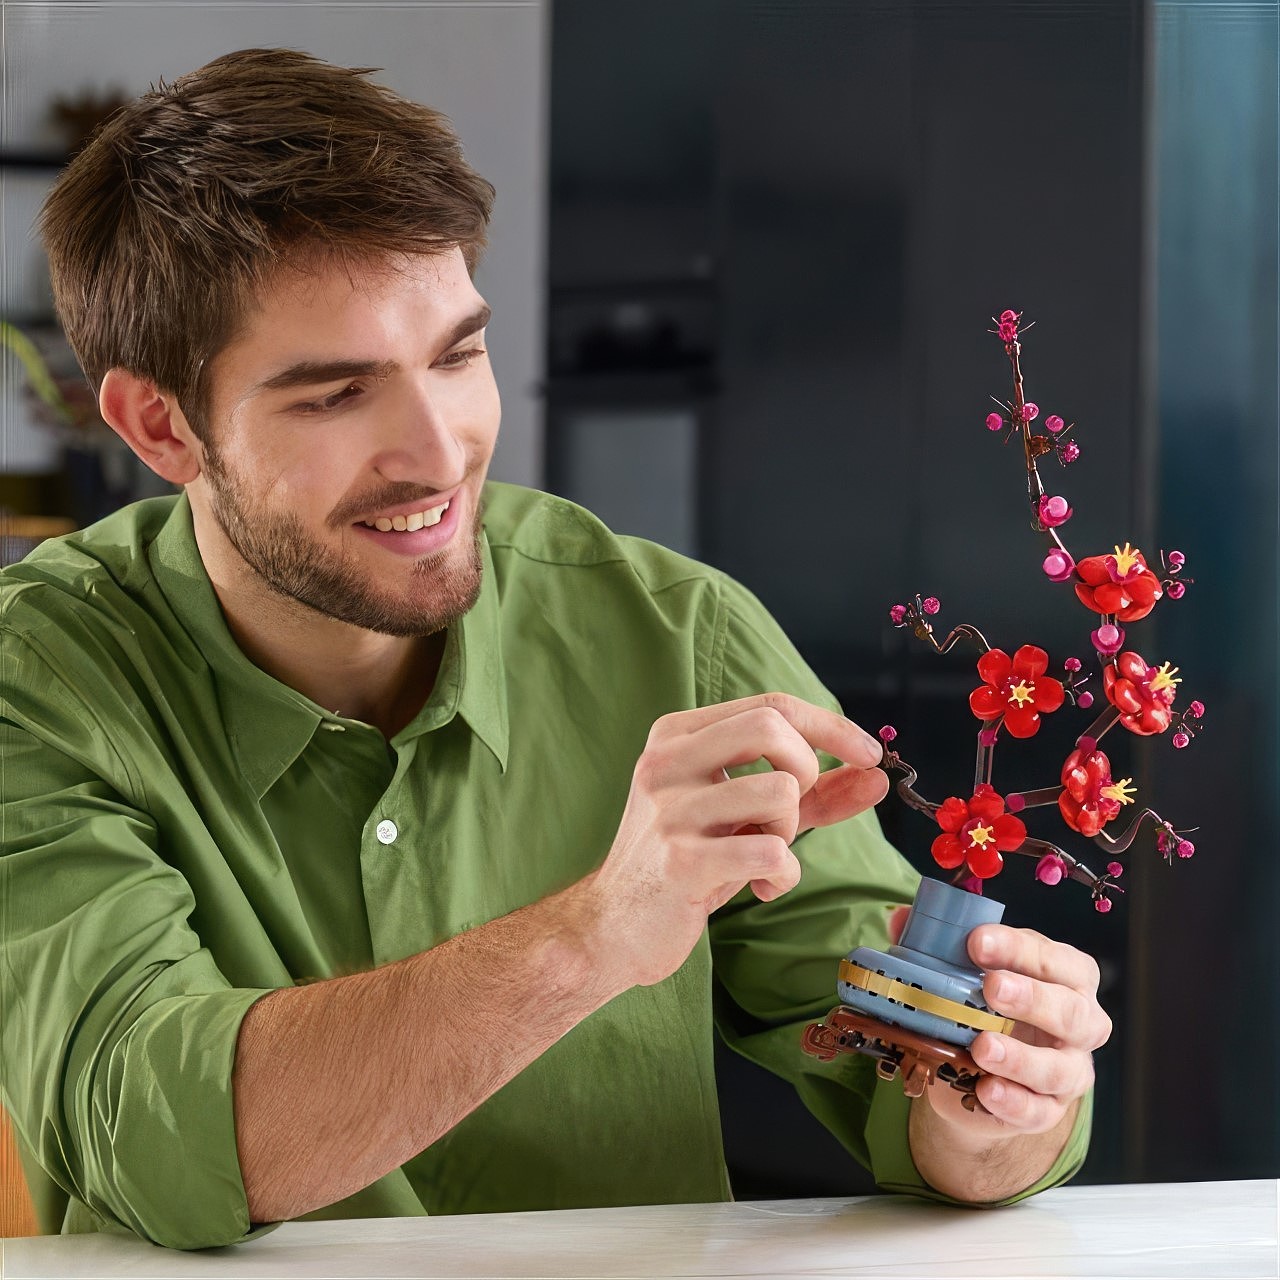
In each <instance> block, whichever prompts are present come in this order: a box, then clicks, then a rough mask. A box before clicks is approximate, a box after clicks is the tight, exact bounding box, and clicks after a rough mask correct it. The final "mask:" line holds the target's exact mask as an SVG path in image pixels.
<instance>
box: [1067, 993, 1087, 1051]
mask: <svg viewBox="0 0 1280 1280" xmlns="http://www.w3.org/2000/svg"><path fill="white" fill-rule="evenodd" d="M1094 1025H1095V1024H1094V1020H1093V1016H1092V1010H1091V1009H1090V1007H1089V1002H1088V1001H1087V1000H1086V999H1085V998H1084V997H1083V996H1081V995H1077V994H1075V993H1072V995H1071V997H1070V998H1069V999H1068V1000H1067V1001H1066V1002H1065V1003H1064V1005H1063V1007H1062V1038H1063V1039H1064V1040H1066V1041H1067V1042H1068V1043H1070V1044H1073V1045H1075V1044H1084V1043H1085V1042H1086V1041H1087V1040H1089V1039H1091V1038H1092V1034H1093V1030H1094Z"/></svg>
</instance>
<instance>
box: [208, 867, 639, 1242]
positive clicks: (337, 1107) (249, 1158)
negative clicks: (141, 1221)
mask: <svg viewBox="0 0 1280 1280" xmlns="http://www.w3.org/2000/svg"><path fill="white" fill-rule="evenodd" d="M589 898H590V895H589V894H587V893H584V892H583V886H582V885H575V886H573V887H572V888H570V889H568V890H565V891H564V892H563V893H560V894H557V895H555V896H553V897H551V898H547V899H545V900H543V901H542V902H538V903H535V904H533V905H532V906H529V907H525V908H523V909H522V910H520V911H517V912H514V913H513V914H511V915H509V916H505V917H503V918H502V919H500V920H495V921H493V922H492V923H490V924H487V925H483V926H481V927H479V928H477V929H473V930H471V931H469V932H467V933H465V934H461V935H459V936H458V937H456V938H452V939H450V940H449V941H447V942H444V943H442V944H441V945H440V946H438V947H435V948H433V949H432V950H430V951H425V952H422V953H420V954H419V955H416V956H411V957H409V958H408V959H406V960H401V961H398V962H397V963H395V964H389V965H385V966H383V967H381V968H379V969H375V970H373V971H372V972H369V973H362V974H355V975H352V976H351V977H345V978H336V979H333V980H330V981H326V982H318V983H313V984H311V985H308V986H303V987H296V988H286V989H284V990H281V991H277V992H273V993H272V994H271V995H269V996H266V997H264V998H263V999H262V1000H260V1001H258V1003H257V1004H255V1005H254V1006H253V1007H252V1008H251V1009H250V1010H249V1013H248V1014H247V1015H246V1017H245V1019H244V1022H243V1024H242V1025H241V1030H240V1036H239V1040H238V1043H237V1047H236V1062H235V1072H234V1077H233V1089H234V1098H235V1123H236V1142H237V1146H238V1150H239V1157H240V1167H241V1172H242V1174H243V1177H244V1185H245V1191H246V1194H247V1197H248V1202H249V1216H250V1219H251V1220H252V1221H254V1222H272V1221H277V1220H280V1219H283V1218H292V1217H297V1216H298V1215H299V1214H302V1213H306V1212H308V1211H310V1210H312V1209H316V1208H319V1207H321V1206H322V1205H326V1204H332V1203H333V1202H334V1201H336V1200H340V1199H342V1198H343V1197H345V1196H348V1195H351V1194H353V1193H354V1192H356V1191H358V1190H360V1189H361V1188H362V1187H365V1186H367V1185H369V1184H370V1183H371V1182H374V1181H375V1180H376V1179H378V1178H380V1177H381V1176H382V1175H383V1174H385V1173H387V1172H389V1171H390V1170H392V1169H395V1168H397V1167H398V1166H399V1165H401V1164H403V1163H404V1162H405V1161H406V1160H408V1159H410V1158H411V1157H413V1156H414V1155H417V1154H418V1152H420V1151H422V1150H423V1149H424V1148H426V1147H428V1146H430V1145H431V1143H432V1142H434V1141H435V1140H436V1139H437V1138H439V1137H440V1136H441V1135H442V1134H444V1133H446V1132H448V1130H449V1129H451V1128H452V1127H453V1126H454V1125H456V1124H457V1123H458V1122H459V1121H460V1120H462V1119H463V1118H464V1117H465V1116H466V1115H467V1114H468V1113H469V1112H471V1111H472V1110H474V1109H475V1108H476V1107H477V1106H478V1105H479V1104H480V1103H482V1102H483V1101H484V1100H485V1099H486V1098H488V1097H489V1096H490V1095H491V1094H493V1093H494V1092H496V1091H497V1090H498V1089H499V1088H501V1086H502V1085H504V1084H505V1083H506V1082H507V1081H508V1080H510V1079H511V1078H512V1077H513V1076H514V1075H516V1074H517V1073H518V1072H519V1071H521V1070H522V1069H523V1068H524V1067H526V1066H527V1065H528V1064H529V1063H530V1062H532V1061H533V1060H534V1059H535V1058H537V1057H538V1056H539V1055H540V1054H542V1053H543V1052H545V1051H546V1050H547V1049H548V1048H550V1046H551V1045H553V1044H554V1043H555V1042H556V1041H557V1040H558V1039H559V1038H560V1037H561V1036H562V1035H564V1034H565V1032H566V1031H568V1030H570V1029H571V1028H572V1027H574V1026H576V1025H577V1024H578V1023H579V1022H581V1021H582V1019H583V1018H585V1017H586V1016H587V1015H588V1014H590V1013H592V1012H594V1010H596V1009H598V1008H599V1007H600V1006H601V1005H603V1004H605V1003H607V1002H608V1001H609V1000H610V999H612V998H613V996H614V995H616V994H618V992H619V991H620V990H622V989H623V988H624V986H625V985H626V984H625V982H623V983H621V984H619V982H618V981H617V980H616V979H615V980H613V981H612V983H611V980H610V978H609V976H608V975H607V974H606V973H605V972H603V971H602V970H601V969H600V967H599V966H598V965H597V964H596V963H595V962H594V961H593V960H592V959H590V958H589V953H590V950H591V948H590V945H589V944H590V942H591V940H592V938H593V936H594V935H593V929H594V922H593V920H592V919H591V916H590V907H589V905H588V904H589ZM513 1008H516V1009H519V1011H520V1019H521V1035H519V1036H516V1037H504V1038H503V1039H502V1040H501V1041H500V1043H495V1042H494V1040H492V1039H491V1038H489V1037H487V1036H485V1035H484V1034H483V1033H482V1034H479V1035H477V1028H480V1029H483V1028H485V1027H487V1026H494V1025H498V1024H500V1023H501V1022H503V1020H504V1019H509V1017H510V1014H511V1010H512V1009H513Z"/></svg>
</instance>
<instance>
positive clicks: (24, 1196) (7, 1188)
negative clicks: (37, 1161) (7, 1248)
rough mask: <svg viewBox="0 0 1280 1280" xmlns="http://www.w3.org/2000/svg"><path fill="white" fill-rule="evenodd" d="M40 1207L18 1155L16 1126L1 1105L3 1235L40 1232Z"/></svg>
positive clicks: (0, 1216) (0, 1213)
mask: <svg viewBox="0 0 1280 1280" xmlns="http://www.w3.org/2000/svg"><path fill="white" fill-rule="evenodd" d="M39 1234H40V1229H39V1227H37V1226H36V1211H35V1209H34V1208H33V1207H32V1204H31V1196H30V1194H29V1193H28V1191H27V1178H26V1174H24V1173H23V1171H22V1161H21V1160H20V1159H19V1158H18V1147H17V1143H16V1142H15V1141H14V1137H13V1126H12V1125H11V1124H10V1123H9V1117H8V1116H7V1115H5V1113H4V1108H3V1107H0V1239H2V1238H4V1237H5V1236H37V1235H39Z"/></svg>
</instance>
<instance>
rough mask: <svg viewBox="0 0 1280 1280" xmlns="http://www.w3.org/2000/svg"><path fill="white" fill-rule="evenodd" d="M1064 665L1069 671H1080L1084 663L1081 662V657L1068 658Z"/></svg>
mask: <svg viewBox="0 0 1280 1280" xmlns="http://www.w3.org/2000/svg"><path fill="white" fill-rule="evenodd" d="M1062 665H1063V666H1064V667H1065V668H1066V669H1067V670H1068V671H1079V670H1080V668H1081V666H1082V665H1083V664H1082V663H1081V661H1080V659H1079V658H1068V659H1067V660H1066V662H1064V663H1063V664H1062Z"/></svg>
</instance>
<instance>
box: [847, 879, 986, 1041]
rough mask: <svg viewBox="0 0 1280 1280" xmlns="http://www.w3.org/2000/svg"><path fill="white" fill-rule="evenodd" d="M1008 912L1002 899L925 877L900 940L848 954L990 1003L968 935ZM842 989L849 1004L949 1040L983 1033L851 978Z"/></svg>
mask: <svg viewBox="0 0 1280 1280" xmlns="http://www.w3.org/2000/svg"><path fill="white" fill-rule="evenodd" d="M1003 915H1004V904H1003V903H1000V902H993V901H992V900H991V899H990V898H984V897H982V896H980V895H979V894H974V893H968V892H967V891H966V890H964V889H957V888H956V887H955V886H954V885H949V884H943V883H942V882H941V881H939V880H929V879H926V880H923V881H921V883H920V888H919V889H918V890H917V892H916V896H915V901H914V902H913V903H912V907H911V914H910V916H909V917H908V919H907V924H906V927H905V928H904V929H903V931H902V940H901V942H900V943H899V944H898V945H896V946H891V947H890V948H889V950H888V951H887V952H886V951H876V950H874V949H873V948H871V947H858V948H857V949H856V950H854V951H852V952H850V954H849V957H848V958H849V960H850V961H852V962H853V963H854V964H857V965H861V966H862V967H863V968H864V969H870V970H872V971H873V972H875V973H881V974H884V975H885V976H886V977H889V978H896V979H897V980H898V981H899V982H905V983H907V984H908V985H910V986H918V987H920V988H922V989H923V990H925V991H929V992H931V993H932V994H933V995H936V996H942V997H943V998H945V999H947V1000H954V1001H955V1002H956V1003H957V1004H964V1005H968V1006H969V1007H970V1008H972V1009H986V1008H987V1004H986V1001H985V1000H984V999H983V998H982V973H981V971H980V970H979V969H977V968H975V967H974V965H973V963H972V962H971V961H970V960H969V954H968V951H967V950H966V948H965V941H966V939H967V938H968V936H969V931H970V930H971V929H973V928H974V927H975V926H976V925H979V924H995V923H997V922H999V920H1000V918H1001V917H1002V916H1003ZM837 992H838V993H839V996H840V999H841V1000H842V1001H844V1003H845V1004H847V1005H849V1006H850V1007H851V1008H853V1009H856V1010H858V1012H859V1013H865V1014H867V1015H868V1016H869V1017H872V1018H878V1019H880V1021H882V1022H888V1023H891V1024H892V1025H894V1026H900V1027H905V1028H906V1029H907V1030H909V1031H914V1032H916V1033H917V1034H919V1035H926V1036H933V1037H934V1038H935V1039H938V1040H944V1041H946V1042H947V1043H948V1044H958V1045H962V1046H968V1045H970V1044H972V1043H973V1041H974V1039H975V1038H976V1037H977V1034H978V1033H977V1032H976V1031H975V1030H974V1029H973V1028H972V1027H965V1026H961V1025H959V1024H958V1023H955V1022H952V1021H951V1020H950V1019H949V1018H944V1017H941V1016H940V1015H938V1014H933V1013H925V1012H923V1011H921V1010H919V1009H914V1008H911V1007H909V1006H907V1005H905V1004H904V1003H900V1002H898V1001H896V1000H890V999H888V998H887V997H885V996H878V995H875V994H873V993H872V992H870V991H863V990H862V988H861V987H856V986H853V985H852V984H850V983H847V982H840V983H838V984H837Z"/></svg>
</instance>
